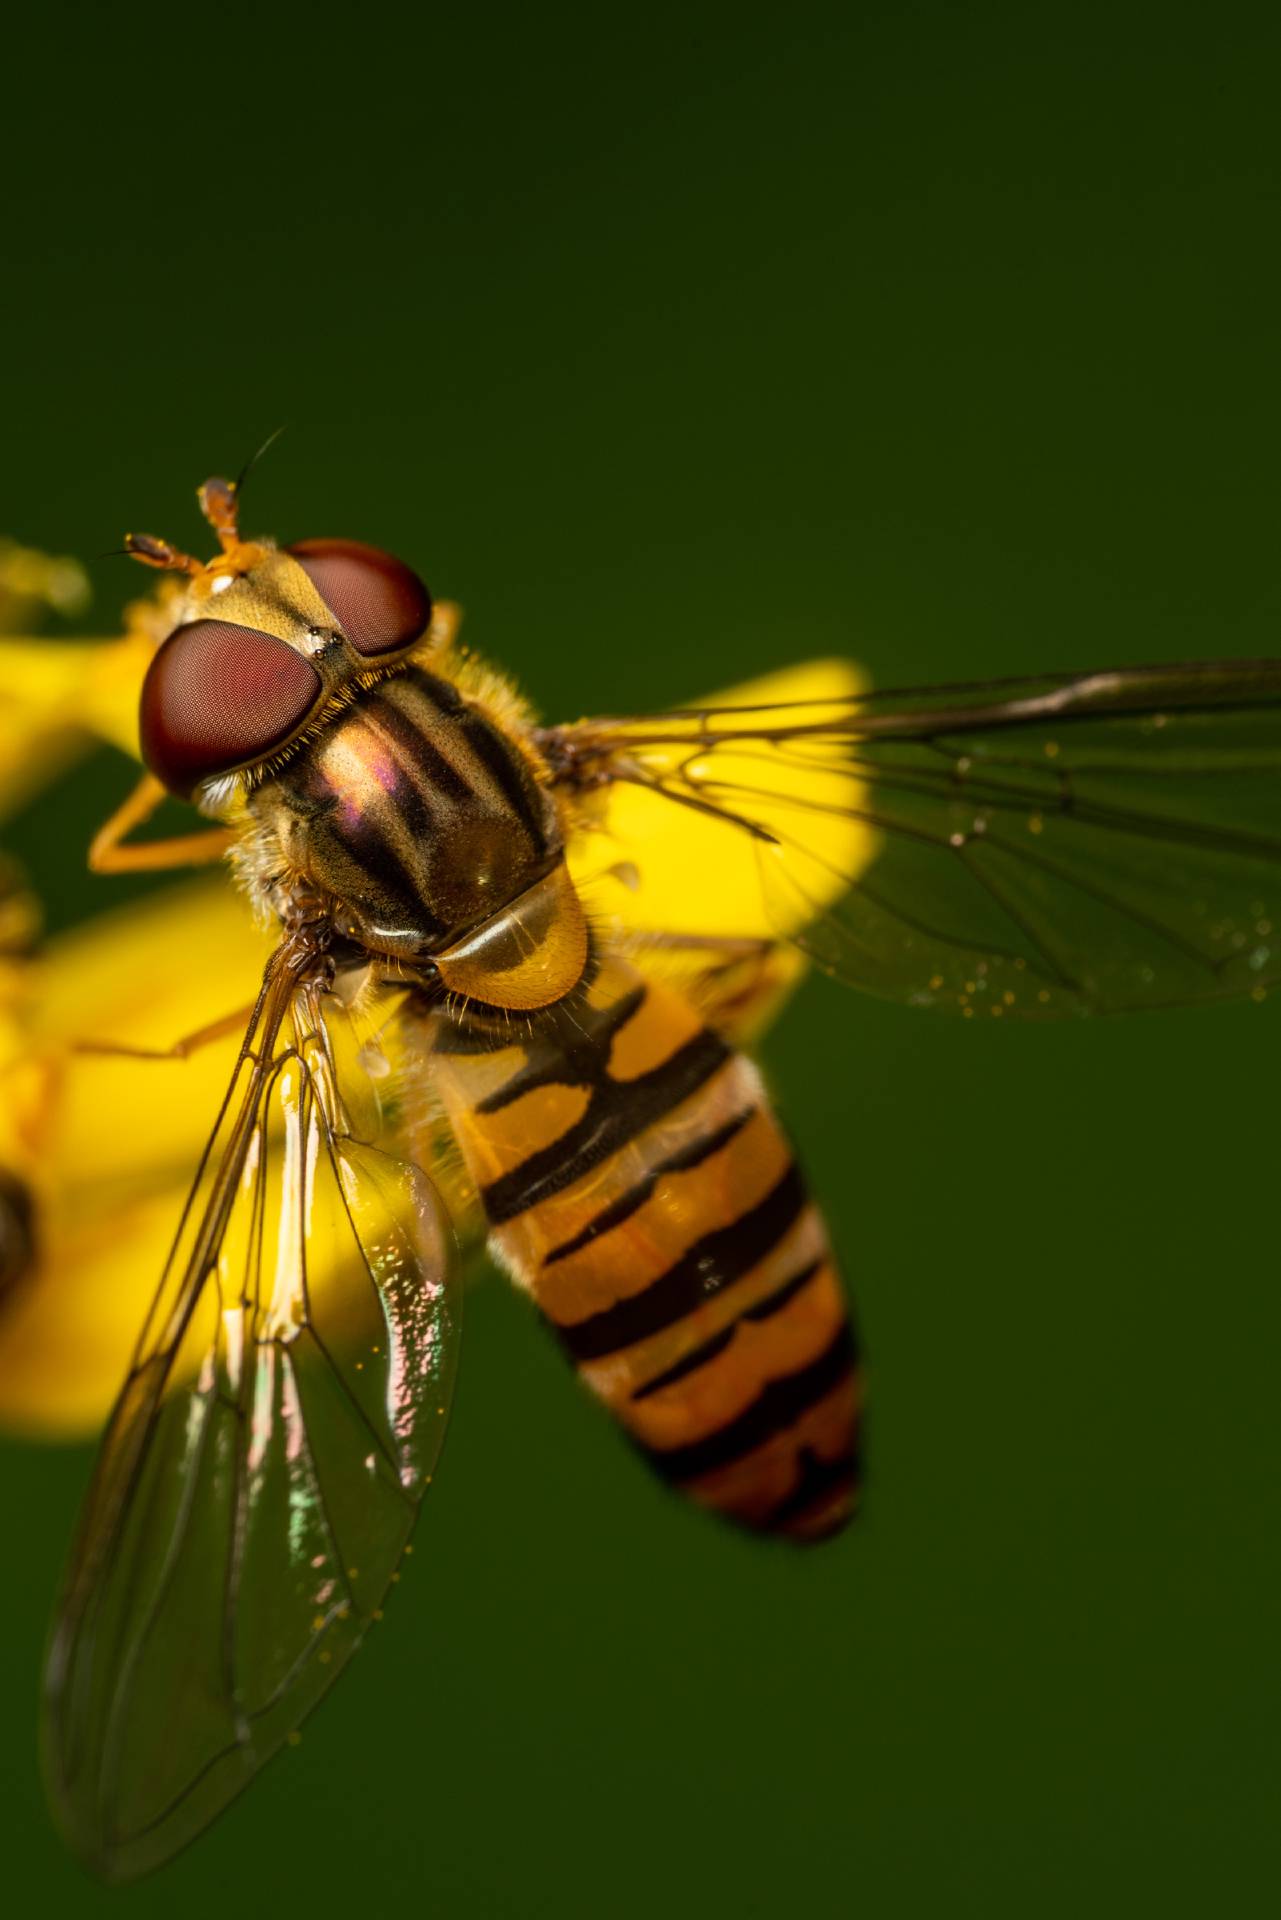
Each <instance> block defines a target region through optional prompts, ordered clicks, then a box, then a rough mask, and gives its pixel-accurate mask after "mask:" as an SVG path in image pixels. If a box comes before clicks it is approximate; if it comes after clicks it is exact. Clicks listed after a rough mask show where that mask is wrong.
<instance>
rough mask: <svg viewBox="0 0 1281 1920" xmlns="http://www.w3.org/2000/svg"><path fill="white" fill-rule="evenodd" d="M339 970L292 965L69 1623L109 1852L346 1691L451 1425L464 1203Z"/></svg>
mask: <svg viewBox="0 0 1281 1920" xmlns="http://www.w3.org/2000/svg"><path fill="white" fill-rule="evenodd" d="M322 981H323V976H322V975H321V974H320V972H319V969H318V968H317V969H315V970H313V971H311V972H309V971H308V970H307V968H306V967H305V966H304V967H303V968H302V969H301V970H300V969H299V968H298V967H296V966H295V965H294V964H292V963H291V961H290V957H289V954H288V951H287V949H286V948H281V949H280V950H278V952H277V954H276V955H275V957H274V958H273V960H272V962H271V963H270V965H269V966H268V970H267V975H266V979H265V983H264V987H263V991H262V995H261V997H260V999H259V1002H258V1006H257V1009H256V1011H255V1014H254V1018H253V1022H252V1024H251V1027H250V1030H249V1033H248V1035H247V1037H246V1041H245V1045H244V1049H243V1050H242V1053H241V1056H240V1059H239V1062H238V1065H237V1068H236V1072H235V1076H234V1078H233V1081H232V1085H231V1088H230V1090H229V1092H228V1095H227V1099H226V1102H225V1103H224V1107H223V1110H222V1114H221V1116H220V1119H219V1123H218V1126H217V1129H216V1131H215V1134H214V1137H213V1140H212V1141H211V1143H210V1147H209V1149H208V1151H207V1153H206V1155H205V1159H204V1161H203V1163H202V1166H201V1168H200V1172H199V1174H198V1177H197V1180H196V1184H195V1187H194V1189H193V1191H192V1194H191V1197H190V1199H189V1201H188V1204H187V1207H186V1210H185V1212H184V1215H183V1218H182V1221H181V1224H180V1226H179V1230H178V1234H177V1237H176V1240H175V1244H174V1247H173V1251H172V1254H171V1257H170V1261H169V1264H168V1267H167V1269H166V1271H165V1274H164V1276H163V1279H162V1281H161V1285H160V1288H159V1291H158V1293H157V1295H156V1298H155V1301H154V1304H153V1306H152V1309H151V1313H150V1315H149V1318H148V1321H147V1325H146V1327H145V1328H144V1330H143V1333H142V1336H141V1338H140V1341H139V1344H138V1348H137V1351H136V1354H135V1357H134V1362H133V1365H132V1368H131V1370H130V1372H129V1375H128V1378H127V1379H126V1382H125V1385H124V1388H123V1390H122V1392H121V1395H120V1398H119V1401H118V1403H117V1405H116V1408H115V1411H114V1413H113V1415H112V1418H111V1421H110V1423H109V1425H108V1428H107V1432H106V1436H105V1439H104V1441H103V1445H102V1450H101V1453H100V1455H99V1458H98V1463H97V1467H96V1471H95V1474H94V1478H93V1483H92V1487H91V1490H90V1494H89V1498H88V1501H87V1504H86V1507H85V1511H84V1514H83V1516H82V1520H81V1525H80V1532H79V1536H78V1539H77V1541H76V1544H75V1548H74V1551H73V1554H72V1558H71V1562H70V1566H69V1569H68V1573H67V1577H66V1583H65V1588H64V1592H63V1596H62V1601H61V1607H60V1611H59V1614H58V1617H57V1620H56V1622H55V1627H54V1632H53V1638H52V1642H51V1647H50V1653H49V1659H48V1667H47V1675H46V1693H45V1713H44V1746H45V1759H46V1771H47V1775H48V1779H49V1783H50V1788H51V1793H52V1797H53V1800H54V1803H55V1806H56V1808H57V1810H58V1812H59V1814H60V1817H61V1820H62V1822H63V1824H64V1826H65V1828H66V1830H67V1833H68V1837H69V1838H70V1839H71V1841H72V1843H73V1845H74V1846H75V1847H76V1849H77V1851H78V1852H80V1853H81V1855H82V1856H83V1857H84V1858H85V1859H86V1860H87V1862H88V1863H89V1864H90V1865H91V1866H92V1867H94V1869H95V1870H96V1871H97V1872H99V1873H100V1874H102V1875H104V1876H105V1877H107V1878H110V1879H129V1878H132V1877H134V1876H135V1875H137V1874H139V1873H143V1872H146V1871H147V1870H148V1869H150V1868H151V1867H154V1866H156V1865H157V1864H159V1863H160V1862H161V1861H162V1860H164V1859H166V1858H167V1857H168V1856H169V1855H171V1854H172V1853H174V1852H176V1851H177V1850H178V1848H180V1847H181V1846H183V1845H184V1844H185V1843H186V1842H187V1841H188V1840H190V1839H191V1838H192V1837H193V1836H194V1835H195V1834H196V1833H198V1832H199V1831H200V1830H201V1829H202V1828H203V1827H204V1826H205V1825H206V1824H207V1823H208V1822H209V1821H210V1820H211V1819H213V1818H214V1816H215V1815H216V1814H217V1813H218V1812H219V1811H220V1810H221V1809H222V1808H223V1807H224V1806H225V1805H226V1804H227V1803H228V1802H229V1801H230V1800H231V1799H233V1798H234V1796H235V1795H236V1794H237V1793H238V1792H239V1791H240V1790H241V1788H242V1787H244V1786H245V1785H246V1783H247V1782H248V1781H249V1779H250V1778H251V1777H252V1775H253V1774H254V1773H255V1772H256V1771H257V1769H258V1768H259V1767H260V1766H261V1765H262V1764H263V1762H264V1761H266V1760H267V1759H268V1758H270V1756H271V1755H272V1754H273V1753H274V1752H275V1751H276V1749H277V1748H278V1747H279V1746H280V1745H281V1744H282V1742H284V1741H285V1740H287V1739H288V1738H289V1736H290V1735H291V1734H292V1733H293V1732H294V1730H295V1729H296V1727H297V1726H298V1724H299V1722H300V1721H301V1720H302V1719H303V1717H304V1715H306V1714H307V1713H308V1712H309V1711H310V1709H311V1708H312V1707H313V1706H314V1705H315V1704H316V1702H317V1701H318V1700H319V1699H320V1697H321V1695H322V1694H324V1693H325V1692H326V1691H327V1689H328V1688H329V1686H330V1685H331V1684H332V1682H333V1680H334V1679H335V1678H336V1676H337V1675H338V1673H339V1672H340V1671H341V1670H342V1668H343V1666H344V1665H345V1664H346V1662H347V1660H348V1659H349V1658H350V1656H351V1654H352V1653H353V1652H354V1651H355V1649H356V1647H357V1646H358V1645H359V1644H360V1641H361V1639H362V1637H363V1635H364V1633H365V1632H366V1630H367V1628H368V1626H369V1624H370V1622H371V1621H372V1620H374V1619H376V1618H378V1616H379V1609H380V1607H381V1604H382V1601H383V1598H384V1595H385V1592H386V1589H387V1586H388V1583H389V1581H391V1580H392V1578H393V1577H394V1576H395V1572H396V1567H397V1563H398V1561H399V1559H400V1556H401V1554H402V1553H403V1552H404V1551H405V1548H406V1545H407V1542H408V1540H409V1535H410V1531H411V1529H412V1526H413V1522H414V1519H415V1516H416V1513H417V1510H418V1506H419V1503H420V1501H421V1499H422V1495H423V1492H424V1489H425V1487H426V1485H427V1483H428V1481H429V1480H430V1477H431V1473H432V1468H433V1465H434V1462H435V1460H436V1456H437V1453H438V1451H439V1447H440V1443H441V1439H442V1436H443V1432H444V1425H445V1418H446V1414H447V1410H448V1407H449V1399H450V1391H451V1386H452V1379H453V1371H454V1360H455V1345H456V1333H457V1315H458V1301H457V1297H456V1292H455V1289H454V1287H453V1286H452V1285H450V1284H449V1282H448V1278H447V1268H448V1253H449V1244H450V1237H451V1236H450V1230H449V1228H448V1226H447V1224H446V1222H445V1220H444V1218H443V1216H442V1213H441V1210H440V1208H439V1205H438V1202H437V1198H436V1195H435V1192H434V1190H433V1188H432V1186H431V1183H430V1182H429V1181H428V1180H427V1179H426V1178H425V1176H424V1175H423V1174H422V1173H421V1172H420V1171H419V1170H418V1169H417V1168H416V1167H415V1166H414V1165H412V1164H411V1163H410V1162H408V1161H406V1160H403V1159H400V1158H397V1157H396V1156H395V1155H394V1154H393V1153H392V1152H390V1151H388V1150H387V1149H386V1148H385V1147H383V1146H381V1145H379V1144H378V1142H379V1139H380V1137H390V1128H389V1127H388V1125H387V1122H386V1120H385V1118H384V1117H383V1116H381V1115H380V1112H379V1104H380V1083H379V1080H378V1078H377V1072H378V1063H377V1062H376V1061H374V1060H371V1058H370V1054H369V1048H368V1046H366V1048H365V1049H364V1051H363V1052H362V1051H361V1050H360V1049H359V1046H358V1041H359V1034H356V1035H354V1036H352V1035H349V1034H348V1033H347V1032H346V1031H345V1029H346V1028H347V1026H348V1016H347V1015H346V1014H345V1013H344V1010H343V1009H342V1008H341V1007H340V1006H339V1004H338V1002H337V1001H336V1000H334V999H333V998H332V997H330V996H328V995H326V994H325V993H324V992H323V990H322ZM367 1067H368V1068H369V1069H370V1070H369V1071H367V1070H366V1069H367Z"/></svg>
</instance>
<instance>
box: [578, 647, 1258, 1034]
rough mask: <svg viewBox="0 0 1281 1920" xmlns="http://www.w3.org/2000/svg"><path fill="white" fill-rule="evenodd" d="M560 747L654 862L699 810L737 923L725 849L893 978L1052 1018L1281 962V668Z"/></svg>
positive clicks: (1019, 690) (1004, 694)
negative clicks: (653, 830) (661, 810)
mask: <svg viewBox="0 0 1281 1920" xmlns="http://www.w3.org/2000/svg"><path fill="white" fill-rule="evenodd" d="M540 744H541V746H542V750H543V751H544V753H545V754H546V756H547V759H548V763H549V765H550V767H551V770H552V775H553V778H554V779H555V780H556V781H557V782H558V783H559V784H561V785H563V786H564V787H566V788H572V789H574V790H576V791H577V793H578V795H579V796H580V801H581V813H582V817H583V819H584V821H585V822H586V823H587V824H588V826H589V827H594V828H595V830H596V831H597V833H599V832H601V831H603V832H605V833H606V834H607V835H608V836H609V838H610V840H611V841H612V842H613V843H614V845H615V847H616V848H617V849H618V852H617V855H616V857H617V858H619V859H629V858H630V859H632V860H635V861H637V862H641V863H643V861H644V859H645V838H646V831H647V825H648V822H649V820H650V819H651V818H652V809H653V805H654V800H655V797H656V796H661V797H662V798H663V799H664V800H665V801H666V802H667V803H668V804H669V805H670V806H671V807H672V808H673V809H674V810H679V811H681V812H683V813H684V814H685V816H686V817H687V818H688V820H689V822H690V823H691V826H690V834H691V842H690V844H691V849H692V851H691V853H690V854H689V856H688V860H687V885H688V888H689V892H690V898H691V900H692V901H694V902H697V901H698V900H699V899H700V898H701V899H703V900H705V901H706V902H707V911H708V912H709V914H710V915H711V916H712V917H713V918H714V919H717V920H718V922H719V914H718V907H717V901H718V888H719V883H718V878H717V875H718V869H719V866H720V864H721V861H722V859H723V860H724V861H725V862H733V863H735V865H736V868H737V866H738V865H741V863H742V862H743V861H745V860H750V862H751V863H752V866H753V868H754V871H755V875H756V881H757V898H758V899H759V901H760V902H761V911H762V913H763V914H764V916H765V918H766V920H767V921H768V923H769V925H770V926H771V927H772V928H773V929H774V931H775V932H776V933H777V934H779V935H781V936H784V937H786V938H789V939H791V940H792V941H793V942H794V943H795V944H796V945H797V946H799V947H800V948H801V949H802V950H803V951H804V952H806V953H808V954H809V955H810V956H811V957H812V958H813V959H814V960H815V961H816V962H817V963H818V964H819V965H821V966H823V967H824V968H826V969H827V970H828V971H829V972H831V973H833V974H836V975H838V976H839V977H840V978H842V979H845V980H848V981H849V982H851V983H852V984H854V985H857V986H860V987H863V988H866V989H867V990H869V991H871V992H875V993H881V994H884V995H886V996H888V997H890V998H894V999H900V1000H906V1001H910V1002H912V1003H914V1004H918V1005H933V1006H939V1007H944V1008H950V1009H953V1010H957V1011H960V1012H962V1013H964V1014H967V1015H974V1014H994V1015H998V1016H999V1015H1008V1016H1010V1017H1019V1016H1031V1017H1037V1016H1047V1015H1061V1014H1066V1013H1080V1012H1091V1011H1096V1012H1097V1011H1121V1010H1127V1009H1132V1008H1139V1007H1158V1006H1168V1005H1179V1004H1184V1003H1189V1002H1195V1001H1202V1000H1211V999H1216V998H1221V997H1225V996H1229V995H1234V994H1246V993H1254V994H1256V995H1261V994H1262V993H1264V992H1265V991H1266V990H1267V989H1268V988H1269V987H1270V986H1272V985H1274V984H1275V983H1276V981H1277V980H1278V978H1281V939H1279V938H1278V937H1277V933H1276V932H1274V928H1275V929H1278V930H1281V661H1270V660H1263V661H1241V662H1231V663H1227V664H1205V665H1189V666H1167V667H1136V668H1132V669H1121V670H1116V671H1107V672H1100V673H1089V674H1061V675H1046V676H1044V677H1041V678H1039V679H1035V680H1028V681H997V682H989V683H985V684H975V685H966V686H949V687H934V688H925V689H918V690H915V691H908V692H886V693H872V694H865V695H855V696H852V697H849V698H838V699H820V700H802V701H797V702H791V703H788V704H786V705H781V706H779V705H774V706H767V705H739V706H725V707H716V708H703V709H698V710H686V711H683V712H679V713H675V714H662V715H655V716H653V717H652V718H638V719H619V720H612V719H607V720H586V721H582V722H580V723H578V724H577V725H576V726H569V727H560V728H549V729H546V730H544V732H543V733H542V734H541V735H540ZM634 796H640V798H639V801H637V799H635V798H634ZM647 809H648V811H646V810H647ZM709 834H710V835H713V836H714V838H715V847H716V849H717V850H715V851H714V850H713V847H712V845H711V844H710V843H709V842H708V840H707V836H708V835H709ZM699 836H701V837H699ZM735 891H737V889H736V890H735ZM621 912H622V913H623V914H624V915H625V913H626V907H625V905H624V906H623V907H622V908H621ZM707 930H708V931H709V932H712V931H716V932H730V931H733V929H731V928H730V927H728V926H726V925H724V924H719V923H718V924H716V925H715V927H712V926H709V927H708V929H707ZM743 930H744V931H747V932H750V933H755V932H757V931H758V929H757V928H756V927H755V926H752V927H749V928H745V929H743Z"/></svg>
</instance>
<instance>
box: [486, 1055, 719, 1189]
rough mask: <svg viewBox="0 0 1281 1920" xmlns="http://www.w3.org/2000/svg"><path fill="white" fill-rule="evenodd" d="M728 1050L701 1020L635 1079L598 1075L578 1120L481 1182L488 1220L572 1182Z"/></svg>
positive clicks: (697, 1083) (688, 1089) (714, 1067)
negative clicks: (689, 1035) (546, 1143)
mask: <svg viewBox="0 0 1281 1920" xmlns="http://www.w3.org/2000/svg"><path fill="white" fill-rule="evenodd" d="M729 1058H730V1051H729V1048H728V1047H727V1046H726V1045H725V1042H724V1041H723V1040H721V1039H720V1038H719V1037H718V1036H717V1035H716V1034H714V1033H712V1032H711V1031H710V1029H709V1028H707V1027H703V1028H701V1029H700V1030H699V1032H698V1033H696V1034H695V1035H694V1037H693V1038H692V1039H691V1040H687V1041H686V1042H685V1044H684V1046H680V1047H677V1049H676V1051H675V1052H674V1053H671V1054H669V1055H668V1057H667V1059H666V1060H664V1061H662V1062H661V1064H660V1065H659V1066H657V1067H651V1069H650V1071H649V1072H648V1073H641V1074H637V1076H636V1078H635V1079H634V1080H626V1081H618V1080H613V1079H610V1078H608V1077H605V1078H603V1079H601V1080H599V1081H596V1082H595V1083H594V1084H593V1086H592V1089H591V1095H590V1098H589V1100H588V1103H587V1110H586V1112H585V1113H584V1114H583V1116H582V1118H581V1119H580V1120H578V1121H576V1122H575V1124H574V1125H573V1126H572V1127H567V1128H566V1129H565V1131H564V1133H562V1134H561V1135H560V1137H559V1139H557V1140H553V1141H552V1143H551V1145H550V1146H546V1147H541V1148H539V1150H538V1151H537V1152H536V1153H531V1154H530V1155H529V1157H528V1159H525V1160H522V1161H521V1163H520V1165H519V1166H517V1167H512V1168H511V1169H510V1170H509V1171H508V1172H507V1173H504V1174H500V1176H499V1177H498V1179H497V1180H492V1181H491V1182H490V1183H489V1185H488V1186H486V1187H482V1188H481V1190H480V1198H481V1201H482V1204H483V1205H484V1208H485V1213H486V1215H487V1216H488V1219H489V1222H490V1225H491V1226H495V1227H497V1226H502V1225H504V1224H505V1223H506V1222H507V1221H508V1220H514V1219H515V1218H516V1217H517V1215H518V1214H522V1213H525V1212H526V1211H527V1210H528V1209H529V1208H530V1207H536V1206H538V1205H539V1204H540V1203H541V1202H542V1201H544V1200H547V1199H550V1197H551V1195H552V1194H554V1193H562V1192H563V1191H564V1189H565V1188H566V1187H572V1186H573V1184H574V1182H575V1181H576V1180H581V1179H582V1178H583V1177H584V1175H585V1174H588V1173H590V1172H591V1171H592V1169H593V1167H598V1166H599V1165H600V1164H601V1162H602V1161H603V1160H607V1159H608V1158H609V1157H610V1156H611V1155H612V1154H614V1153H617V1152H618V1150H619V1148H620V1147H625V1146H626V1145H627V1143H628V1142H629V1141H630V1140H634V1139H635V1138H636V1136H637V1134H639V1133H643V1132H644V1131H645V1129H646V1127H650V1126H653V1124H654V1123H655V1121H658V1120H662V1119H664V1118H665V1117H666V1116H667V1115H668V1114H669V1113H670V1112H671V1111H672V1109H673V1108H674V1107H678V1106H679V1105H680V1104H681V1102H682V1101H683V1100H687V1099H688V1098H689V1096H690V1094H692V1093H696V1092H697V1091H698V1089H699V1088H700V1087H701V1086H703V1085H704V1083H705V1082H706V1081H708V1080H710V1079H711V1077H712V1075H713V1074H714V1073H717V1072H719V1070H720V1068H721V1067H723V1066H724V1064H725V1062H726V1061H727V1060H728V1059H729ZM491 1097H492V1096H491Z"/></svg>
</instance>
